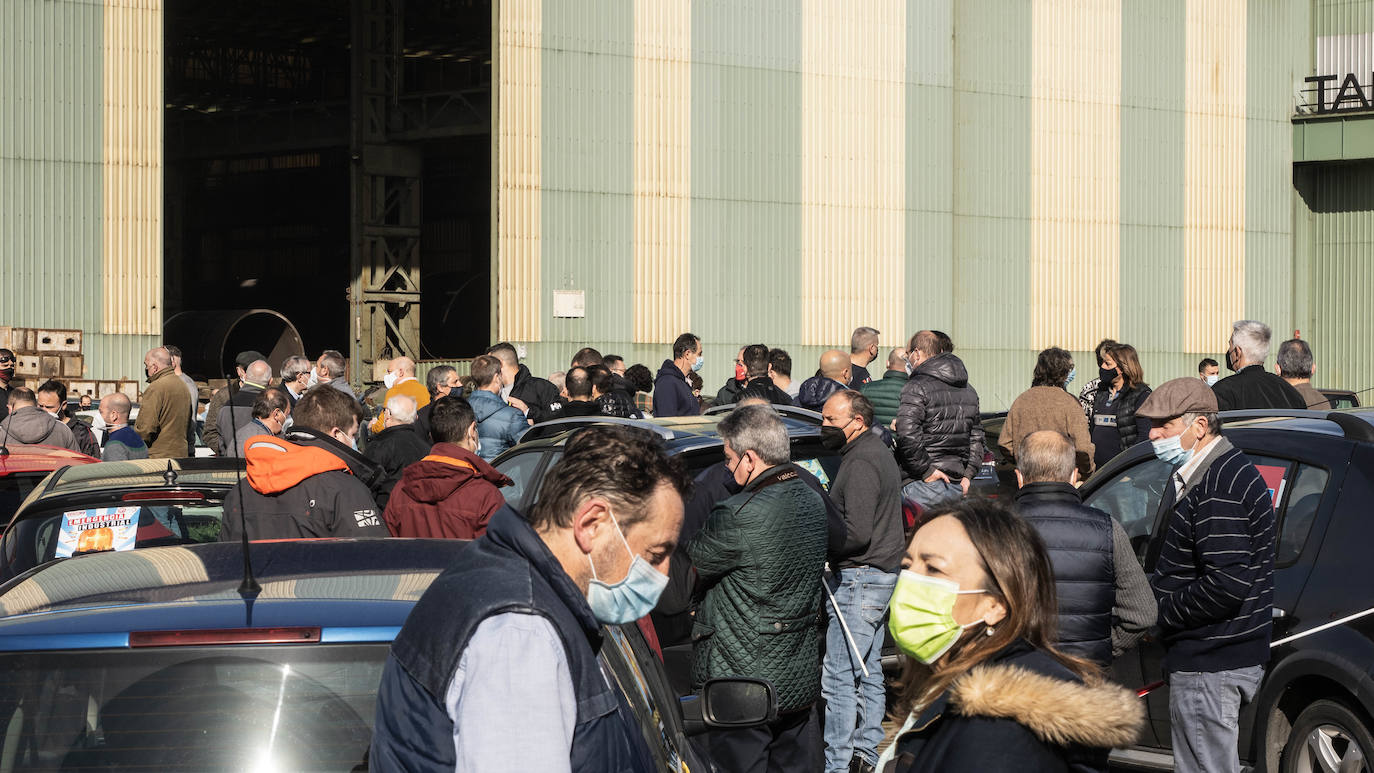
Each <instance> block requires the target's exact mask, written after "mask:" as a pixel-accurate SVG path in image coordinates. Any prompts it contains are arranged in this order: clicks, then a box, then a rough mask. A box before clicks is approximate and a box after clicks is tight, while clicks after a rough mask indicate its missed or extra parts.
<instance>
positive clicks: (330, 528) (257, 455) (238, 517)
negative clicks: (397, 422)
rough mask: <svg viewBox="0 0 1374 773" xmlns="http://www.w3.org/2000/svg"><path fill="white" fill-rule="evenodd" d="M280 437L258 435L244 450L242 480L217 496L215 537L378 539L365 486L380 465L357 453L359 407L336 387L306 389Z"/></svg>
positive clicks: (379, 527) (379, 526) (377, 515)
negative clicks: (220, 500)
mask: <svg viewBox="0 0 1374 773" xmlns="http://www.w3.org/2000/svg"><path fill="white" fill-rule="evenodd" d="M291 416H292V419H293V420H294V423H293V424H292V426H291V431H290V432H288V433H287V434H286V437H284V438H276V437H271V436H268V435H259V436H257V437H254V438H252V439H251V440H250V441H249V442H248V443H247V444H246V445H245V448H244V452H243V455H244V456H245V457H246V458H247V460H248V471H247V474H246V476H245V478H246V483H247V484H248V485H240V486H234V487H232V488H230V489H229V493H228V494H226V495H225V497H224V520H223V525H222V526H221V528H220V535H219V538H220V541H221V542H229V541H233V540H238V539H241V537H242V534H243V529H244V527H245V525H246V528H247V530H248V538H249V539H253V540H263V539H300V538H310V537H385V536H387V531H386V525H385V524H383V523H382V514H381V511H379V510H378V509H377V502H376V500H375V499H374V498H373V494H372V487H373V485H374V484H376V483H377V482H378V481H380V480H381V479H382V478H383V477H384V473H383V472H382V469H381V468H380V467H378V466H377V465H374V464H372V462H370V461H368V460H367V459H366V458H364V457H363V455H362V454H360V453H358V452H357V442H358V441H357V438H358V427H359V425H360V423H361V422H362V419H363V409H362V406H360V405H358V403H357V402H355V401H354V400H352V399H350V398H349V397H348V396H347V395H345V394H343V393H342V392H340V391H338V390H336V389H311V390H310V391H308V392H306V393H305V396H304V397H302V398H301V399H300V400H299V401H298V402H297V403H296V408H295V410H294V411H292V413H291Z"/></svg>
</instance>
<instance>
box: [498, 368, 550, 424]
mask: <svg viewBox="0 0 1374 773" xmlns="http://www.w3.org/2000/svg"><path fill="white" fill-rule="evenodd" d="M510 396H511V397H514V398H515V399H517V400H519V401H521V402H523V403H524V404H525V405H526V406H527V407H528V408H529V409H530V410H529V413H526V414H525V417H526V418H528V419H532V420H533V421H534V423H535V424H538V423H539V422H541V421H548V420H549V419H557V418H558V415H559V412H560V411H562V410H563V397H562V395H560V394H558V387H556V386H554V385H553V382H552V381H549V380H548V379H543V378H539V377H538V376H535V375H531V374H530V369H529V368H527V367H525V366H524V365H521V366H520V369H519V370H518V371H516V373H515V385H514V386H512V387H511V390H510Z"/></svg>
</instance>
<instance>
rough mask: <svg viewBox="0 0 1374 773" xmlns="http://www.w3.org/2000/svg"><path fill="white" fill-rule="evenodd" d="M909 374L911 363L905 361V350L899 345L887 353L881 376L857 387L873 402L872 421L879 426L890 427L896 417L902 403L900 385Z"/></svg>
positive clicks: (904, 383)
mask: <svg viewBox="0 0 1374 773" xmlns="http://www.w3.org/2000/svg"><path fill="white" fill-rule="evenodd" d="M910 375H911V364H910V363H908V362H907V361H906V350H905V349H903V348H901V347H900V346H899V347H897V348H896V349H893V350H892V351H890V352H888V353H887V370H885V371H883V377H882V378H878V379H874V380H872V381H870V382H868V383H867V384H864V385H863V387H862V388H860V389H859V391H860V392H862V393H863V395H864V397H867V398H868V399H869V402H871V403H873V423H874V424H876V425H877V426H879V427H891V426H892V422H893V421H894V420H895V419H896V418H897V408H898V406H900V405H901V404H902V387H904V386H906V380H907V378H908V377H909V376H910Z"/></svg>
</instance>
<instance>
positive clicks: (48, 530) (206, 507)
mask: <svg viewBox="0 0 1374 773" xmlns="http://www.w3.org/2000/svg"><path fill="white" fill-rule="evenodd" d="M223 497H224V494H223V492H216V491H213V490H211V491H204V492H167V493H165V494H163V493H160V492H159V493H149V494H148V495H147V496H144V497H143V498H141V499H138V500H136V502H134V503H130V504H124V505H120V506H113V507H111V506H91V507H83V506H80V505H70V504H69V505H67V506H62V507H50V508H42V507H40V508H38V509H33V510H28V511H26V512H25V514H24V517H23V519H22V520H20V521H19V522H18V523H16V524H15V525H14V527H13V528H11V529H10V530H9V531H7V532H6V533H5V536H4V538H3V541H0V560H2V561H3V565H4V569H3V572H0V577H14V576H15V575H18V574H19V573H21V572H25V571H27V570H29V569H31V568H33V567H35V566H38V565H39V564H42V563H46V562H48V561H51V560H53V559H54V558H67V557H69V556H73V555H81V554H83V553H91V552H101V551H107V550H115V551H123V550H133V549H135V548H148V547H157V546H161V545H191V544H196V543H200V542H215V541H217V540H218V539H219V529H220V520H221V519H222V518H223V516H224V498H223ZM101 504H105V503H101Z"/></svg>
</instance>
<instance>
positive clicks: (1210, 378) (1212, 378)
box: [1207, 373, 1221, 386]
mask: <svg viewBox="0 0 1374 773" xmlns="http://www.w3.org/2000/svg"><path fill="white" fill-rule="evenodd" d="M1220 380H1221V376H1219V375H1217V374H1215V373H1213V374H1212V375H1210V376H1208V377H1207V386H1216V384H1217V382H1218V381H1220Z"/></svg>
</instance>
